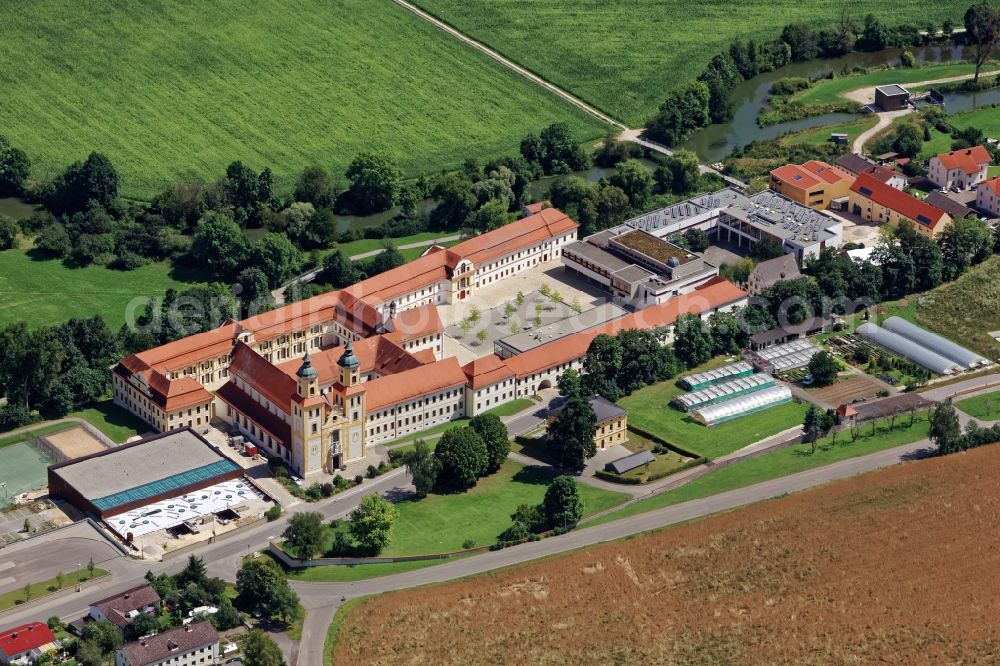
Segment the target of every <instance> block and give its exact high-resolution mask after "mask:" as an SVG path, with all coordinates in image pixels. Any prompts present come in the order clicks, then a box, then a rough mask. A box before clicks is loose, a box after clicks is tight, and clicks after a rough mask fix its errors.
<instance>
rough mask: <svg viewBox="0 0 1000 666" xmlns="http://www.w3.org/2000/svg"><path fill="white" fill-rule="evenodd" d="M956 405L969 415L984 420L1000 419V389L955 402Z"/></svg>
mask: <svg viewBox="0 0 1000 666" xmlns="http://www.w3.org/2000/svg"><path fill="white" fill-rule="evenodd" d="M955 407H957V408H958V409H960V410H962V411H963V412H965V413H966V414H968V415H969V416H972V417H974V418H977V419H982V420H984V421H993V420H996V419H1000V391H991V392H990V393H984V394H982V395H977V396H975V397H972V398H965V399H964V400H959V401H958V402H956V403H955Z"/></svg>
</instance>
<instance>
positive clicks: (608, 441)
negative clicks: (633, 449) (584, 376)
mask: <svg viewBox="0 0 1000 666" xmlns="http://www.w3.org/2000/svg"><path fill="white" fill-rule="evenodd" d="M589 402H590V408H591V409H593V410H594V416H595V417H597V429H596V430H595V431H594V444H595V445H596V446H597V448H598V449H599V450H603V449H606V448H607V447H608V446H610V445H613V444H624V443H625V441H626V440H628V412H626V411H625V410H624V409H622V408H621V407H619V406H618V405H616V404H615V403H613V402H611V401H610V400H608V399H607V398H604V397H601V396H599V395H592V396H590V399H589ZM565 407H566V398H563V397H559V398H556V399H555V400H553V401H552V403H551V404H550V405H549V414H548V422H549V423H552V422H553V421H555V420H556V419H557V418H558V417H559V413H560V412H561V411H562V410H563V408H565Z"/></svg>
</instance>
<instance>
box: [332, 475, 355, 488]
mask: <svg viewBox="0 0 1000 666" xmlns="http://www.w3.org/2000/svg"><path fill="white" fill-rule="evenodd" d="M333 485H334V486H336V487H337V490H343V489H344V488H346V487H348V486H349V485H351V482H350V481H348V480H347V479H345V478H344V477H342V476H341V475H339V474H338V475H337V476H335V477H333Z"/></svg>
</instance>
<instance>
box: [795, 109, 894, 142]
mask: <svg viewBox="0 0 1000 666" xmlns="http://www.w3.org/2000/svg"><path fill="white" fill-rule="evenodd" d="M876 123H878V118H876V117H875V116H873V115H867V116H860V117H858V119H857V120H852V121H851V122H847V123H840V124H837V125H824V126H822V127H814V128H812V129H807V130H803V131H801V132H795V133H793V134H789V135H787V136H784V137H782V139H781V143H783V144H785V145H786V146H798V145H803V144H807V145H811V146H825V145H827V144H829V143H830V135H831V134H834V133H836V134H846V135H847V141H848V145H850V144H851V143H852V142H853V141H854V139H856V138H857V137H858V135H859V134H861V133H862V132H864V131H865V130H868V129H871V128H872V127H875V124H876Z"/></svg>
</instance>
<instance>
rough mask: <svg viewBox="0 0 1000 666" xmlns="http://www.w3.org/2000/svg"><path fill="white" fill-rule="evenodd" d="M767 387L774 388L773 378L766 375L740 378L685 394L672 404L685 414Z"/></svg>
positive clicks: (675, 399) (760, 374)
mask: <svg viewBox="0 0 1000 666" xmlns="http://www.w3.org/2000/svg"><path fill="white" fill-rule="evenodd" d="M769 386H774V378H773V377H771V375H769V374H766V373H763V372H762V373H759V374H756V375H750V376H749V377H740V378H738V379H733V380H730V381H728V382H722V383H721V384H715V385H714V386H709V387H707V388H703V389H701V390H700V391H693V392H691V393H685V394H683V395H679V396H677V397H676V398H674V402H675V403H676V404H677V406H678V407H680V408H681V409H683V410H684V411H685V412H687V411H690V410H692V409H695V408H697V407H704V406H705V405H711V404H714V403H716V402H722V401H723V400H729V399H730V398H735V397H737V396H741V395H745V394H747V393H753V392H754V391H760V390H761V389H765V388H767V387H769Z"/></svg>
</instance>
